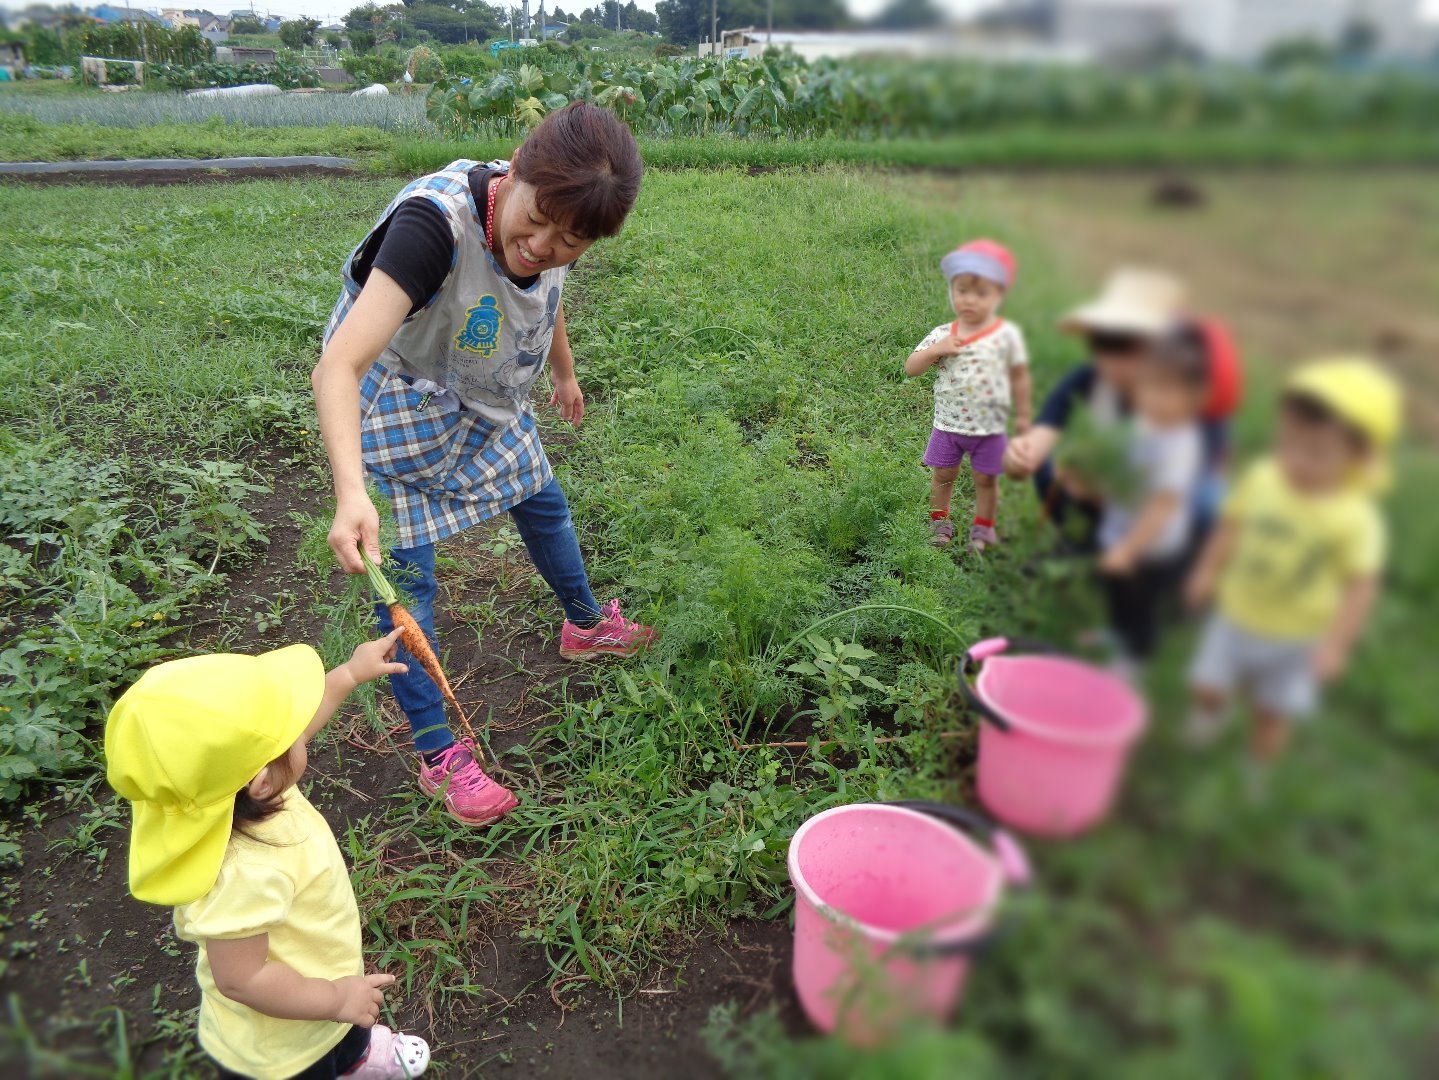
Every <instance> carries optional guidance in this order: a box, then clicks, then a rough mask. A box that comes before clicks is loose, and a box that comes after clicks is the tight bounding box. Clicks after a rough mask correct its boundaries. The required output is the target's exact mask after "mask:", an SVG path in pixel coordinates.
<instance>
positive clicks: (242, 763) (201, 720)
mask: <svg viewBox="0 0 1439 1080" xmlns="http://www.w3.org/2000/svg"><path fill="white" fill-rule="evenodd" d="M398 638H399V631H398V630H396V631H394V632H393V633H391V634H389V635H387V636H386V637H383V638H381V639H379V640H378V641H369V642H366V643H365V644H363V645H361V646H359V647H358V648H357V649H355V652H354V655H352V656H351V657H350V659H349V660H348V661H347V662H346V663H344V664H341V665H340V666H339V667H337V668H335V669H334V670H333V671H330V672H329V673H326V671H325V669H324V665H323V664H322V663H321V662H320V657H319V656H318V655H317V654H316V652H315V650H314V649H312V648H310V647H309V646H308V645H291V646H288V647H287V648H283V649H278V650H276V651H274V652H269V653H265V654H263V655H261V656H239V655H235V654H223V655H213V656H196V657H191V658H189V659H185V660H173V661H170V662H169V663H165V664H160V665H158V666H157V667H153V668H151V669H150V670H149V671H147V672H145V674H144V675H142V676H141V677H140V679H139V681H138V682H136V683H135V685H134V686H132V687H131V688H130V689H129V690H127V691H126V692H125V693H124V694H123V695H122V696H121V698H120V700H119V701H117V702H116V703H115V707H114V709H112V710H111V712H110V716H109V719H108V721H107V722H106V725H105V756H106V760H107V762H108V771H107V778H108V779H109V781H110V786H111V787H113V788H114V789H115V790H116V791H117V792H118V793H119V794H120V795H121V796H123V797H124V798H126V799H128V800H129V801H130V802H131V804H132V811H133V820H132V825H131V833H130V891H131V893H133V894H134V895H135V897H136V898H137V899H140V900H144V901H146V902H147V903H152V904H164V905H171V906H173V907H174V908H175V931H176V933H177V934H178V935H179V936H180V937H181V938H183V939H184V940H186V941H193V942H195V943H196V944H198V945H199V959H198V961H197V963H196V965H195V974H196V977H197V978H198V980H199V983H200V990H201V1002H200V1045H201V1046H202V1047H204V1049H205V1051H206V1052H207V1053H208V1054H209V1055H210V1056H211V1057H212V1058H214V1060H215V1062H216V1063H217V1064H218V1065H219V1067H220V1072H221V1075H222V1076H224V1077H227V1078H229V1077H252V1078H254V1080H289V1078H292V1077H302V1078H305V1080H311V1078H320V1077H325V1078H333V1077H336V1076H347V1077H357V1078H366V1080H402V1078H405V1077H413V1076H419V1075H420V1074H421V1073H422V1072H424V1071H425V1068H426V1067H427V1066H428V1065H429V1060H430V1050H429V1047H428V1046H427V1045H426V1043H425V1042H424V1040H423V1039H418V1038H415V1037H414V1036H411V1035H402V1034H399V1033H397V1032H394V1031H391V1030H390V1029H389V1028H387V1027H385V1026H384V1025H383V1024H379V1023H377V1021H378V1020H379V1015H380V1006H381V1004H382V1003H383V1000H384V988H385V987H387V986H389V985H390V984H391V983H393V982H394V981H395V979H394V976H393V975H382V974H370V975H366V974H365V969H364V958H363V956H362V953H361V949H360V914H359V909H358V907H357V905H356V903H355V893H354V890H353V889H352V888H351V886H350V875H349V871H348V870H347V869H346V867H345V861H344V858H343V857H342V856H341V855H340V847H339V844H338V843H336V841H335V835H334V833H333V832H331V831H330V826H329V825H328V824H327V823H326V822H325V819H324V818H323V817H321V816H320V813H319V811H317V810H316V809H315V808H314V807H313V806H311V805H310V803H309V801H308V800H307V799H306V798H305V796H304V795H302V794H301V793H300V790H299V789H298V788H297V787H296V786H295V784H296V781H298V780H299V778H300V775H301V774H302V773H303V772H304V770H305V765H306V764H307V762H308V757H307V754H306V749H305V745H306V743H307V742H308V741H309V739H310V737H311V736H313V735H314V734H315V733H316V732H317V731H319V730H320V728H322V727H324V725H325V724H326V722H327V721H328V720H329V719H330V717H331V716H333V715H334V713H335V710H336V709H338V708H339V707H340V703H341V702H343V701H344V700H345V698H346V697H347V696H348V695H349V694H350V692H351V691H352V690H354V689H355V688H356V687H357V686H359V685H360V684H362V683H367V682H370V681H371V680H374V679H378V678H380V677H381V676H382V675H395V674H402V673H403V672H404V671H405V665H404V664H399V663H395V662H393V658H394V653H395V643H396V641H397V640H398Z"/></svg>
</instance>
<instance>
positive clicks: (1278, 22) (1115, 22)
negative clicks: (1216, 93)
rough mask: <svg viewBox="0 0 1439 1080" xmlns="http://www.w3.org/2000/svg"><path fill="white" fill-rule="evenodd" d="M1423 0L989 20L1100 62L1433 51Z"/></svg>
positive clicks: (1012, 5)
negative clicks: (1282, 47) (1301, 45)
mask: <svg viewBox="0 0 1439 1080" xmlns="http://www.w3.org/2000/svg"><path fill="white" fill-rule="evenodd" d="M1422 6H1423V0H1003V3H1002V4H1001V5H1000V6H999V7H998V8H997V9H996V10H995V12H994V13H993V14H992V15H990V16H987V17H986V20H985V21H987V22H990V23H1003V24H1006V25H1010V26H1014V27H1023V28H1025V29H1027V30H1028V31H1029V32H1031V33H1033V34H1035V35H1037V36H1040V37H1046V38H1048V39H1049V40H1051V41H1053V42H1055V43H1057V44H1059V45H1062V46H1068V47H1071V48H1075V49H1079V50H1082V51H1084V52H1086V53H1088V54H1089V55H1091V56H1093V57H1095V58H1096V59H1106V58H1115V57H1124V56H1132V55H1142V54H1154V53H1156V52H1161V51H1164V50H1165V49H1175V48H1181V49H1193V50H1197V51H1198V52H1199V53H1201V54H1202V55H1204V56H1207V57H1209V58H1212V59H1215V60H1229V61H1238V62H1248V61H1253V60H1257V59H1258V58H1259V57H1261V56H1263V55H1264V53H1265V52H1266V51H1267V50H1268V49H1270V48H1271V47H1273V46H1274V45H1276V44H1279V43H1281V42H1295V41H1312V42H1315V43H1317V44H1320V45H1324V46H1329V47H1343V46H1345V45H1346V44H1352V43H1355V42H1360V41H1362V42H1363V44H1364V46H1365V49H1366V51H1367V52H1369V54H1370V55H1373V56H1375V57H1377V58H1379V59H1392V58H1400V57H1406V56H1418V55H1423V54H1427V53H1428V52H1430V51H1431V50H1432V48H1433V44H1434V37H1433V34H1432V33H1431V32H1430V31H1429V29H1428V28H1427V26H1426V25H1425V23H1424V21H1423V17H1422V13H1421V9H1422Z"/></svg>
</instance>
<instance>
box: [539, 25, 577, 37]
mask: <svg viewBox="0 0 1439 1080" xmlns="http://www.w3.org/2000/svg"><path fill="white" fill-rule="evenodd" d="M569 28H570V24H569V23H562V22H552V23H545V25H544V29H543V30H542V31H541V32H540V37H541V38H542V39H544V40H545V41H550V40H551V39H553V38H557V37H559V36H560V35H561V34H563V33H564V32H565V31H566V30H568V29H569Z"/></svg>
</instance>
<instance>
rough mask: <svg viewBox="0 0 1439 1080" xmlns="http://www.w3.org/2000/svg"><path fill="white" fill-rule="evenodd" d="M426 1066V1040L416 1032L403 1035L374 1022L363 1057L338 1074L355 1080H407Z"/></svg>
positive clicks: (428, 1065) (428, 1046)
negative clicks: (368, 1046)
mask: <svg viewBox="0 0 1439 1080" xmlns="http://www.w3.org/2000/svg"><path fill="white" fill-rule="evenodd" d="M429 1067H430V1044H429V1043H427V1042H425V1040H424V1039H422V1038H420V1037H419V1036H418V1035H404V1034H401V1033H400V1032H398V1031H391V1030H390V1029H389V1028H387V1027H385V1025H384V1024H376V1025H375V1026H374V1027H372V1028H371V1029H370V1049H369V1050H367V1051H366V1052H365V1057H364V1060H362V1061H361V1062H360V1063H359V1064H358V1065H356V1066H355V1067H354V1068H353V1069H351V1070H350V1071H349V1072H347V1073H342V1074H341V1075H343V1076H352V1077H355V1078H356V1080H410V1078H411V1077H412V1076H419V1075H420V1074H421V1073H423V1072H424V1071H425V1070H426V1069H428V1068H429Z"/></svg>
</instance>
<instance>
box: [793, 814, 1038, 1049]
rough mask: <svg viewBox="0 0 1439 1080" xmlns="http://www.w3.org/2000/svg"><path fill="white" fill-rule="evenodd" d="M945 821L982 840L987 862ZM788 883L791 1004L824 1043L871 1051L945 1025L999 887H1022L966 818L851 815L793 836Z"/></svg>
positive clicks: (1019, 854) (982, 827)
mask: <svg viewBox="0 0 1439 1080" xmlns="http://www.w3.org/2000/svg"><path fill="white" fill-rule="evenodd" d="M941 817H943V818H944V819H945V820H940V818H941ZM951 821H953V822H958V823H961V824H963V825H964V826H965V827H966V828H970V829H972V830H974V831H976V832H979V833H981V834H984V835H987V836H988V838H989V842H990V845H991V848H992V850H989V849H986V848H984V847H981V846H980V845H979V844H978V843H976V842H975V841H974V840H973V839H972V838H971V837H970V836H969V835H967V834H966V833H965V832H962V831H960V829H959V828H955V827H954V826H953V825H951V824H949V823H948V822H951ZM789 876H790V881H792V882H793V883H794V887H795V893H796V897H795V916H794V984H795V991H796V993H797V994H798V996H799V1000H800V1004H801V1005H803V1006H804V1011H805V1013H806V1014H807V1015H808V1016H809V1018H810V1020H811V1021H812V1022H813V1023H814V1025H815V1027H817V1028H819V1029H820V1030H821V1031H825V1032H830V1031H836V1030H837V1031H839V1032H840V1033H841V1034H842V1035H843V1036H844V1038H846V1039H847V1040H848V1041H850V1042H853V1043H856V1044H864V1045H868V1044H872V1043H875V1042H879V1041H881V1040H883V1039H884V1038H885V1037H886V1036H887V1035H889V1034H891V1033H893V1032H894V1031H896V1030H898V1029H900V1028H901V1027H903V1025H904V1024H905V1023H906V1022H907V1021H911V1020H913V1019H916V1018H923V1017H927V1018H931V1019H934V1020H944V1019H947V1018H948V1016H949V1015H950V1013H951V1012H952V1011H953V1009H954V1006H955V1003H956V1002H957V1001H958V1000H959V994H960V990H961V988H962V987H963V985H964V979H965V975H966V973H967V971H968V968H969V961H970V958H971V956H972V954H973V953H974V952H975V951H976V950H977V949H978V948H979V947H980V946H981V945H982V944H983V943H984V942H985V941H986V940H987V939H988V938H989V937H990V936H991V935H992V930H991V923H992V921H993V918H994V914H995V911H996V909H997V907H998V905H999V902H1000V899H1001V897H1002V895H1003V893H1004V889H1005V885H1006V883H1012V884H1023V883H1025V882H1027V880H1028V878H1029V867H1028V864H1027V862H1026V861H1025V858H1024V853H1023V851H1021V850H1020V848H1019V846H1018V845H1017V844H1016V843H1015V842H1014V840H1013V839H1012V838H1011V837H1009V835H1008V834H1006V833H1004V832H1003V831H1002V830H999V829H996V828H995V827H994V826H993V825H992V823H990V822H989V821H988V820H987V819H986V818H984V817H983V816H982V815H980V814H976V813H974V812H972V811H968V810H964V809H962V808H960V807H954V806H945V805H943V804H939V803H857V804H855V805H852V806H838V807H835V808H834V809H832V810H826V811H824V812H823V813H821V814H817V815H816V816H814V817H812V818H810V819H809V820H808V821H806V822H805V823H804V824H803V825H801V826H800V827H799V830H798V831H797V832H796V833H795V834H794V839H793V840H791V841H790V845H789Z"/></svg>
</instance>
